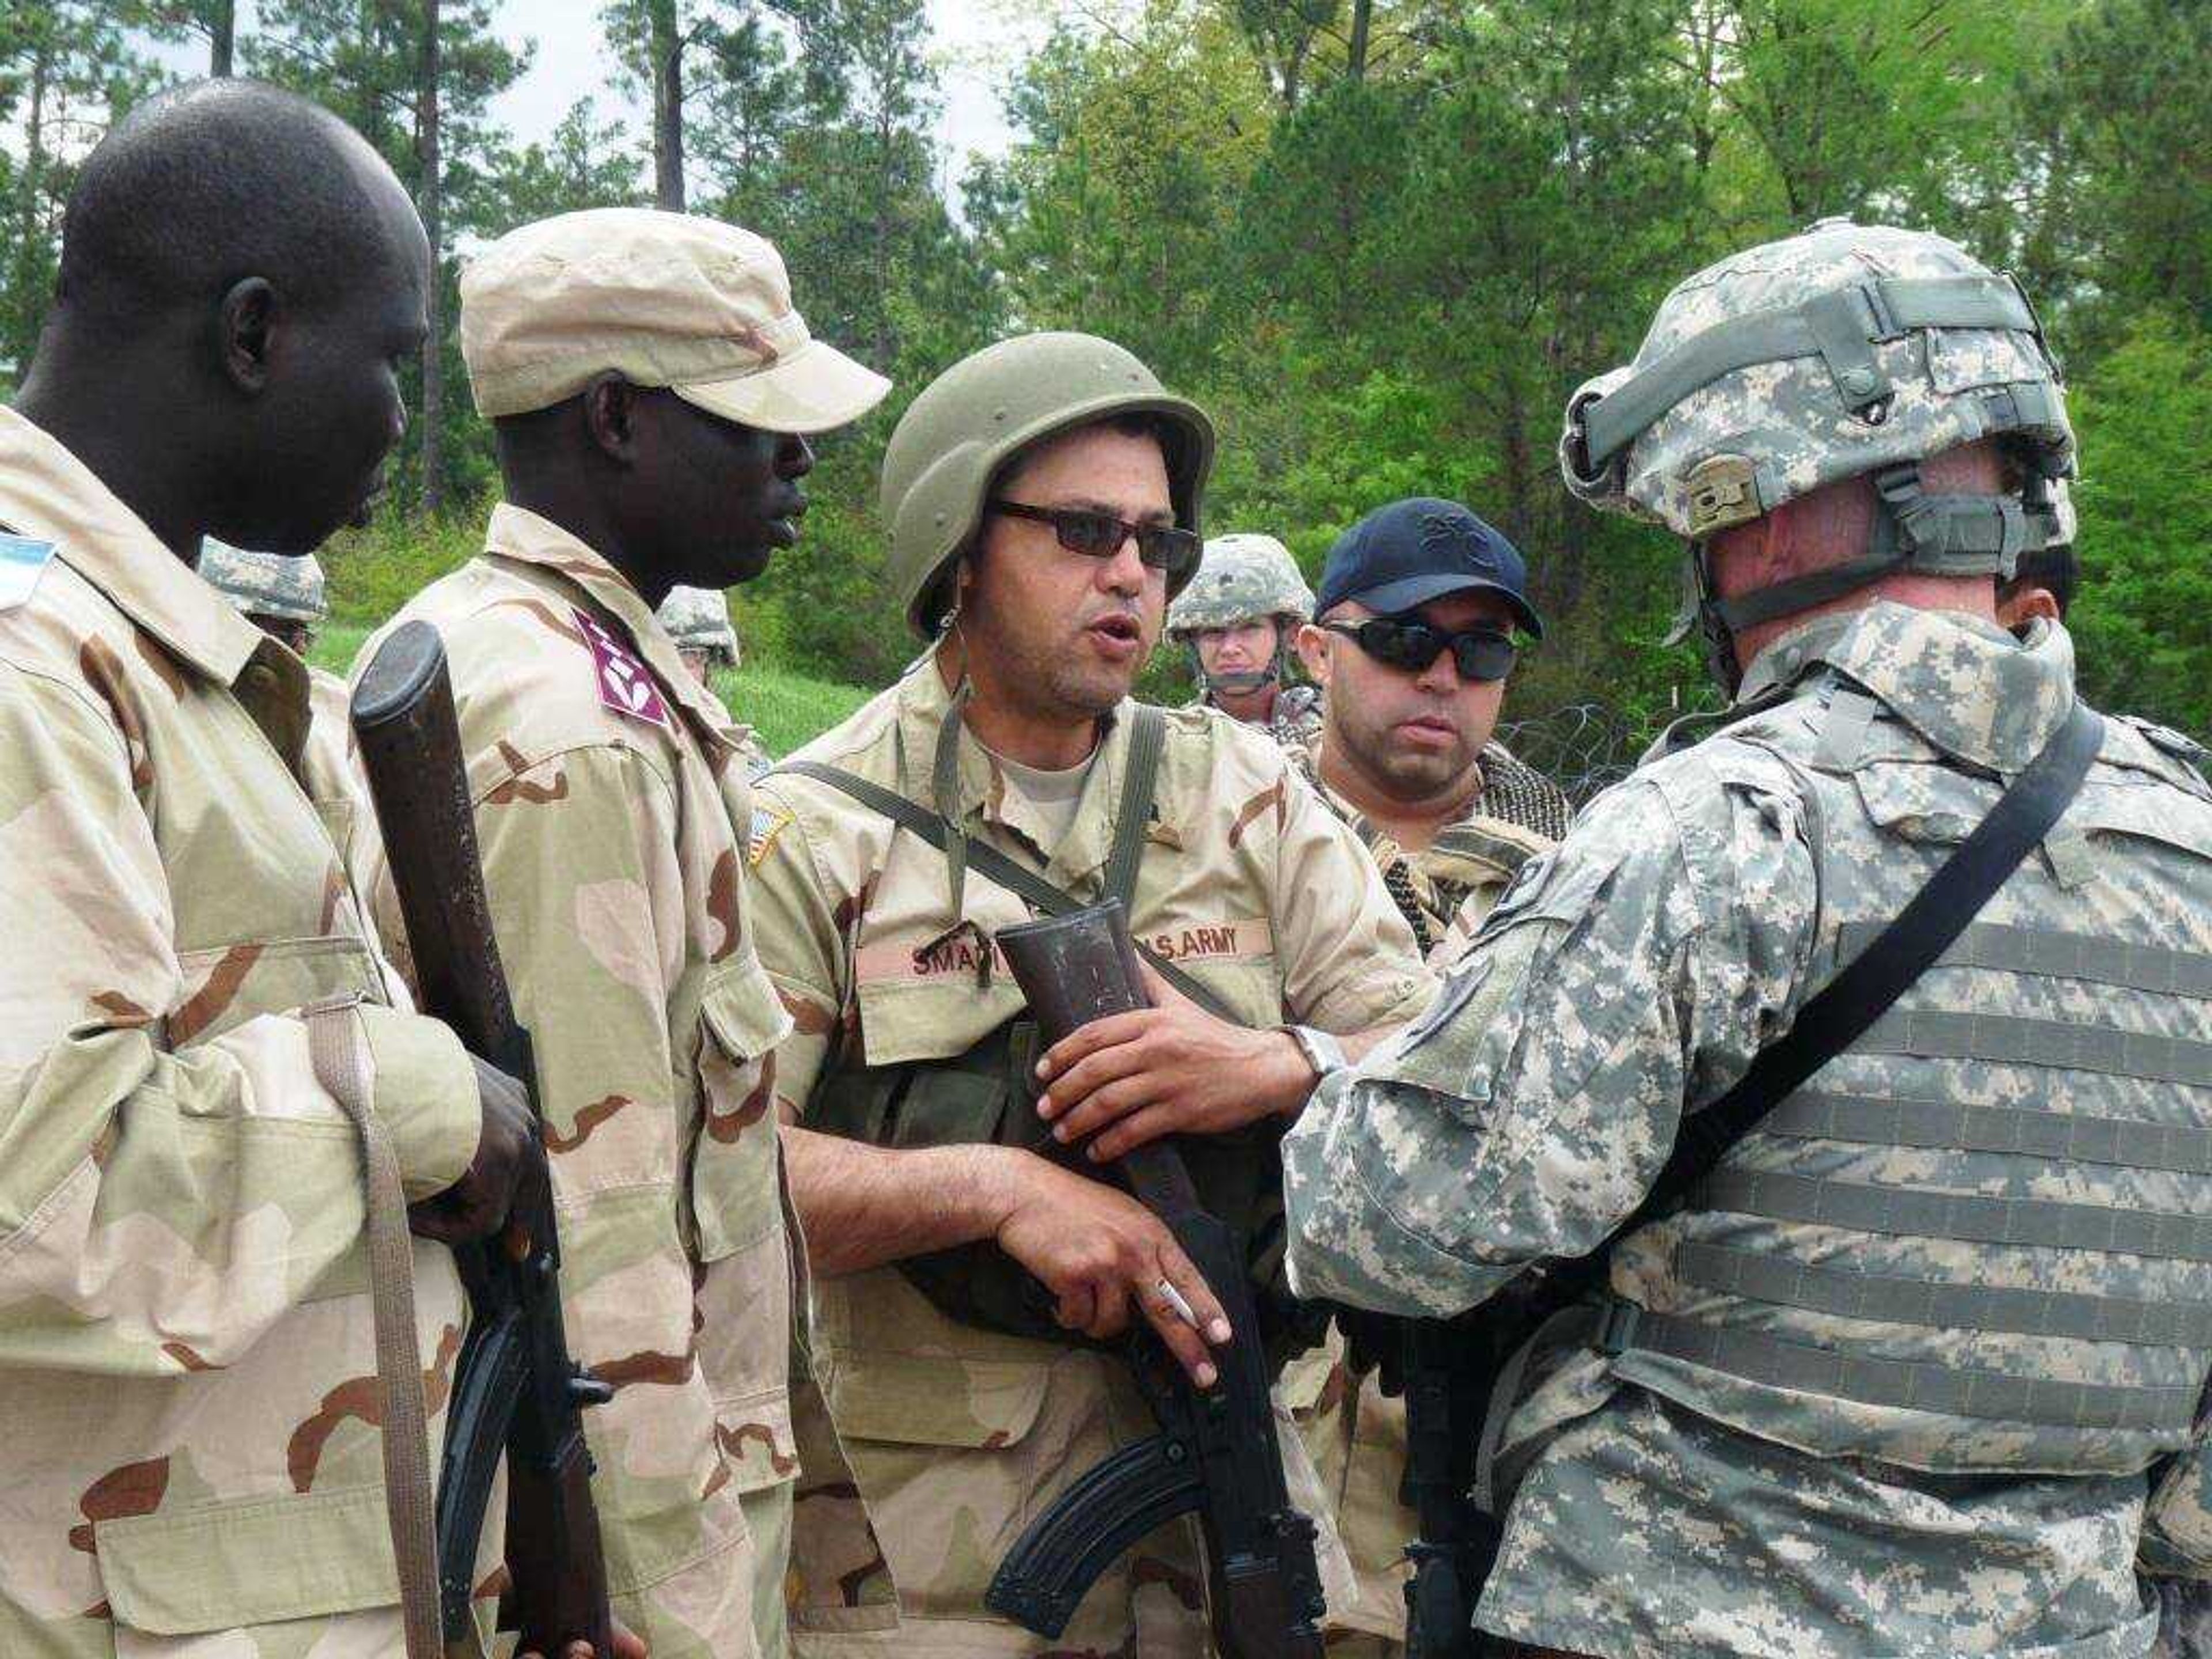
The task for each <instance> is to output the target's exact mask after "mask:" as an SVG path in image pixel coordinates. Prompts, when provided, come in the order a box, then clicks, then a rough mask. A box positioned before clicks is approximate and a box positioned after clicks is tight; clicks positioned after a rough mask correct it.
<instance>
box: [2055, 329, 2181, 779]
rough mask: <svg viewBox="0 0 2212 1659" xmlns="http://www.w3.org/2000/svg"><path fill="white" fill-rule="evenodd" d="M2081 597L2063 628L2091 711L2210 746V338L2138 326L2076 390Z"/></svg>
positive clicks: (2172, 330) (2077, 499)
mask: <svg viewBox="0 0 2212 1659" xmlns="http://www.w3.org/2000/svg"><path fill="white" fill-rule="evenodd" d="M2074 410H2075V420H2076V421H2077V422H2079V423H2080V426H2081V471H2082V481H2081V486H2080V488H2079V489H2077V490H2076V491H2075V501H2076V502H2077V503H2078V504H2079V506H2080V509H2081V532H2080V537H2079V541H2078V545H2079V547H2080V548H2081V562H2082V575H2083V589H2082V593H2081V599H2080V600H2079V602H2078V603H2077V604H2076V605H2075V610H2074V612H2073V614H2072V616H2071V617H2069V631H2070V632H2071V633H2072V634H2073V635H2074V637H2075V649H2076V651H2077V652H2078V653H2079V657H2080V661H2081V678H2082V680H2083V683H2084V684H2086V685H2087V687H2088V689H2089V693H2090V696H2091V697H2092V699H2093V701H2096V702H2101V703H2103V704H2104V705H2105V706H2106V707H2108V708H2118V709H2124V710H2126V711H2127V712H2129V713H2131V714H2148V715H2149V716H2151V717H2152V718H2153V719H2155V720H2162V721H2165V722H2166V723H2167V724H2168V725H2172V726H2179V727H2180V728H2182V729H2183V730H2184V731H2186V732H2190V733H2191V734H2192V735H2194V736H2196V737H2197V738H2203V739H2212V671H2208V670H2207V665H2208V664H2212V556H2208V550H2212V453H2207V451H2206V449H2205V446H2204V435H2205V434H2206V433H2207V432H2208V431H2212V334H2208V333H2207V332H2206V331H2203V330H2202V329H2200V328H2198V327H2197V326H2196V325H2193V324H2191V323H2189V322H2186V321H2185V320H2183V319H2179V318H2178V317H2175V316H2173V315H2171V314H2164V313H2155V312H2154V313H2145V314H2144V315H2142V316H2141V317H2139V318H2138V319H2136V322H2135V324H2134V325H2133V326H2132V327H2131V328H2130V331H2129V332H2128V334H2127V336H2126V337H2125V338H2124V340H2123V341H2122V342H2121V343H2120V344H2119V345H2118V348H2117V349H2114V350H2113V351H2112V353H2111V354H2110V355H2109V356H2106V358H2105V359H2104V360H2103V361H2102V362H2100V363H2099V364H2098V365H2097V367H2096V368H2095V370H2094V371H2093V373H2092V374H2089V375H2088V376H2087V377H2086V378H2085V379H2084V380H2082V381H2081V384H2079V385H2078V386H2075V392H2074Z"/></svg>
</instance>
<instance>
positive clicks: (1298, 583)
mask: <svg viewBox="0 0 2212 1659" xmlns="http://www.w3.org/2000/svg"><path fill="white" fill-rule="evenodd" d="M1312 620H1313V591H1312V590H1311V589H1310V588H1309V587H1308V586H1306V579H1305V578H1304V576H1301V575H1300V574H1298V567H1297V562H1296V561H1294V560H1293V559H1292V558H1291V550H1290V549H1288V548H1287V547H1285V546H1284V545H1283V544H1282V543H1280V542H1279V541H1277V540H1276V539H1275V538H1273V536H1255V535H1250V534H1245V535H1237V536H1216V537H1215V538H1213V539H1212V540H1211V541H1209V542H1207V543H1206V553H1205V556H1204V557H1202V558H1201V559H1200V561H1199V566H1198V574H1196V575H1195V576H1193V577H1192V578H1191V579H1190V582H1189V585H1188V586H1186V587H1185V588H1184V589H1183V590H1182V592H1180V593H1178V594H1176V599H1175V603H1174V604H1172V605H1170V606H1169V607H1168V626H1167V635H1168V637H1169V638H1170V639H1171V640H1173V641H1176V643H1177V644H1178V645H1181V646H1182V647H1183V649H1184V651H1185V652H1186V653H1188V655H1189V658H1190V671H1191V678H1193V679H1194V680H1196V681H1197V682H1198V696H1196V697H1195V698H1194V699H1193V700H1192V706H1193V707H1194V708H1218V709H1219V710H1220V711H1221V712H1222V713H1223V714H1226V715H1228V716H1229V717H1230V718H1231V720H1243V721H1245V722H1246V723H1247V724H1249V725H1252V726H1266V727H1267V729H1268V730H1269V731H1270V732H1273V733H1274V735H1275V737H1276V738H1277V739H1278V740H1279V741H1282V742H1304V741H1307V740H1309V739H1310V738H1312V737H1313V736H1314V734H1315V733H1316V732H1319V731H1320V729H1321V693H1320V691H1319V690H1316V688H1315V687H1313V686H1310V685H1296V684H1288V683H1287V681H1288V678H1289V675H1290V671H1291V665H1293V664H1294V663H1295V662H1296V661H1297V657H1296V655H1295V653H1293V652H1292V650H1291V642H1292V641H1293V640H1294V639H1295V638H1296V636H1297V631H1298V629H1299V628H1300V626H1301V625H1303V624H1304V623H1309V622H1311V621H1312Z"/></svg>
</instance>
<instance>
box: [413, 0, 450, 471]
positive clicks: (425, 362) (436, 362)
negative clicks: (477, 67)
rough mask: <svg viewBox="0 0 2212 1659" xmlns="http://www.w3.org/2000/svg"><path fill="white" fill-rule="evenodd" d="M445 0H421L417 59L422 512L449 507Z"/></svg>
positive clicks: (416, 124)
mask: <svg viewBox="0 0 2212 1659" xmlns="http://www.w3.org/2000/svg"><path fill="white" fill-rule="evenodd" d="M440 4H441V0H422V40H421V41H420V42H419V44H418V46H417V49H416V59H415V155H416V160H417V161H419V162H420V163H421V165H422V182H421V184H420V185H419V186H418V188H417V191H416V206H417V208H418V209H419V210H420V211H421V213H422V229H423V231H424V233H425V234H427V235H428V237H429V239H430V286H429V291H428V294H426V295H424V296H423V299H424V307H425V310H426V311H427V313H428V321H429V331H428V333H427V334H425V335H424V336H423V337H422V510H423V512H424V513H437V512H438V511H439V510H440V509H441V507H444V506H445V504H446V479H445V471H446V441H445V440H446V432H445V428H446V360H445V343H446V321H445V309H446V301H445V288H444V276H445V258H444V255H445V234H444V224H443V220H444V218H445V200H444V197H445V179H444V176H443V161H442V159H441V156H440V155H439V148H438V138H439V135H438V101H439V100H438V81H439V71H440V61H439V50H438V26H439V9H440Z"/></svg>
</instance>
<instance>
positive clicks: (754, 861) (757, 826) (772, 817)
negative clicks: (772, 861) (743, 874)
mask: <svg viewBox="0 0 2212 1659" xmlns="http://www.w3.org/2000/svg"><path fill="white" fill-rule="evenodd" d="M793 816H794V815H793V813H791V812H788V811H785V810H784V809H783V808H782V807H781V806H763V805H755V806H754V808H753V823H752V829H751V832H750V834H749V835H747V836H746V837H745V868H746V869H748V870H757V869H759V868H760V867H761V860H763V859H765V858H766V857H767V856H768V855H769V848H772V847H774V846H775V838H776V837H777V836H780V835H781V834H782V833H783V832H784V829H785V827H786V826H787V825H788V824H789V823H791V821H792V818H793Z"/></svg>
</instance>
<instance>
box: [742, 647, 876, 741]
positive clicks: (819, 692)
mask: <svg viewBox="0 0 2212 1659" xmlns="http://www.w3.org/2000/svg"><path fill="white" fill-rule="evenodd" d="M714 695H715V696H718V697H720V698H721V700H722V703H723V706H724V707H725V708H728V709H729V711H730V712H731V713H732V714H734V715H736V716H737V718H738V720H742V721H744V723H745V724H746V725H747V726H751V727H752V728H753V730H754V732H757V734H758V735H759V738H760V740H761V744H762V746H763V747H764V748H765V749H766V750H768V751H769V754H771V755H775V756H777V757H782V756H785V755H788V754H789V753H790V752H791V751H792V750H794V749H796V748H798V747H799V745H800V744H804V743H805V742H806V741H808V740H809V739H810V738H815V737H817V736H819V735H820V734H821V733H822V732H826V731H828V730H829V728H830V727H831V726H835V725H836V724H837V723H838V722H839V721H840V720H843V719H844V718H845V717H846V716H847V715H848V714H852V713H853V712H854V710H855V709H857V708H860V705H861V704H862V703H864V702H866V701H867V700H868V698H869V697H870V696H872V695H873V694H872V692H870V691H868V690H864V689H863V688H862V687H860V686H857V685H841V684H838V683H837V682H836V681H834V680H822V679H816V678H813V677H812V676H811V675H807V674H799V673H793V672H792V671H790V670H788V669H781V668H772V667H769V665H766V664H764V663H755V662H750V661H748V662H747V663H746V664H745V665H744V666H743V667H741V668H739V669H738V670H737V671H736V672H734V673H732V672H731V671H729V670H727V669H719V670H717V671H715V674H714Z"/></svg>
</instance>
